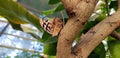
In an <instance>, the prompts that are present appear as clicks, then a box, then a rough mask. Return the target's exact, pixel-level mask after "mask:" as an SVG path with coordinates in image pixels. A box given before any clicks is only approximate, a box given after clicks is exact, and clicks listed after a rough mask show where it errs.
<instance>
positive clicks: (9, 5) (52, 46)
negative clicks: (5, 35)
mask: <svg viewBox="0 0 120 58" xmlns="http://www.w3.org/2000/svg"><path fill="white" fill-rule="evenodd" d="M4 2H5V3H4ZM102 2H105V1H104V0H102ZM48 4H49V5H57V6H56V7H55V8H52V9H49V10H45V11H43V15H44V16H47V15H52V14H55V13H57V12H60V11H62V10H64V7H63V5H62V4H61V2H60V0H49V2H48ZM108 4H109V7H110V8H109V10H108V11H111V10H112V9H114V10H117V1H116V0H110V1H109V2H108ZM106 9H107V8H106V4H102V5H101V6H100V8H99V9H98V10H101V11H102V13H98V14H97V12H96V13H94V14H95V15H98V17H97V18H94V20H92V21H88V22H87V23H86V24H85V26H84V28H83V30H82V31H81V32H80V34H79V35H78V37H77V38H80V36H81V34H84V33H86V32H87V31H88V30H89V29H91V28H92V27H93V26H95V25H96V24H97V23H99V22H100V21H102V20H103V19H104V18H106V17H107V16H106V14H107V10H106ZM0 15H1V16H3V17H5V18H7V20H8V21H9V22H10V23H11V25H12V26H13V28H15V29H18V30H22V29H21V27H20V26H21V25H20V24H31V25H34V26H35V27H36V28H37V29H38V30H41V29H42V28H41V26H40V24H39V18H38V17H36V16H35V15H33V14H31V13H29V12H28V11H27V10H26V9H25V8H23V7H22V6H20V5H19V4H17V3H16V2H13V1H12V0H0ZM91 17H92V16H91ZM64 19H66V18H64ZM65 21H66V20H65ZM30 34H31V35H32V36H33V37H34V38H36V39H38V41H39V42H42V43H43V45H44V52H43V53H44V54H47V55H50V56H51V55H52V56H55V55H56V46H57V40H58V39H57V38H58V36H55V37H52V36H51V35H50V34H48V33H47V32H46V31H44V32H43V35H42V38H41V39H40V36H39V35H36V34H34V33H30ZM106 42H107V43H108V49H107V50H105V49H104V48H105V47H106V46H105V45H104V44H103V43H101V44H100V45H99V46H98V47H96V48H95V49H94V51H93V52H92V53H91V54H90V56H89V58H105V57H106V52H107V51H108V50H109V51H110V53H111V55H112V57H113V58H120V56H119V52H120V50H119V46H120V45H119V44H120V41H118V40H107V41H106ZM25 55H26V54H24V55H22V56H25ZM27 55H28V54H27ZM34 55H36V54H34ZM32 56H33V55H32ZM17 57H18V56H16V58H17ZM29 57H31V55H29Z"/></svg>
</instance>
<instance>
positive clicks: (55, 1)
mask: <svg viewBox="0 0 120 58" xmlns="http://www.w3.org/2000/svg"><path fill="white" fill-rule="evenodd" d="M59 2H60V0H49V2H48V4H51V5H53V4H57V3H59Z"/></svg>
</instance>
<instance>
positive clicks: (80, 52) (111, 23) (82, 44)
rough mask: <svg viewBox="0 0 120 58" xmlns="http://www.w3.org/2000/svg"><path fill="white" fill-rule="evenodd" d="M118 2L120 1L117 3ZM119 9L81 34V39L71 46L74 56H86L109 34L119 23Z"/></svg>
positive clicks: (84, 57)
mask: <svg viewBox="0 0 120 58" xmlns="http://www.w3.org/2000/svg"><path fill="white" fill-rule="evenodd" d="M118 4H120V2H119V3H118ZM119 14H120V10H118V11H117V12H116V13H115V14H113V15H111V16H109V17H107V18H106V19H104V20H103V21H101V22H100V23H98V24H97V25H96V26H95V27H93V28H92V29H90V30H89V31H88V32H87V33H86V34H85V35H82V36H81V40H79V41H78V43H77V44H76V45H75V47H74V48H73V52H74V54H75V55H76V58H77V57H79V56H81V57H82V58H87V57H88V56H89V54H90V53H91V52H92V51H93V50H94V48H95V47H96V46H98V45H99V44H100V43H101V41H102V40H103V39H104V38H105V37H107V36H108V35H109V34H111V33H112V32H113V31H114V30H115V29H116V28H117V27H119V24H120V15H119Z"/></svg>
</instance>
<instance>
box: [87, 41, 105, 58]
mask: <svg viewBox="0 0 120 58" xmlns="http://www.w3.org/2000/svg"><path fill="white" fill-rule="evenodd" d="M105 56H106V51H105V48H104V45H103V43H101V44H100V45H99V46H97V47H96V48H95V49H94V51H93V52H92V53H91V54H90V56H89V57H88V58H105Z"/></svg>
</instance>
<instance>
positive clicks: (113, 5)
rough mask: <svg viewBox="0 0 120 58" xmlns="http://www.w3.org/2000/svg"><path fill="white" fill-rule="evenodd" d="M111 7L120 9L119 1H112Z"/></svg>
mask: <svg viewBox="0 0 120 58" xmlns="http://www.w3.org/2000/svg"><path fill="white" fill-rule="evenodd" d="M109 6H110V8H114V9H115V10H117V9H118V3H117V1H111V3H110V5H109Z"/></svg>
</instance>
